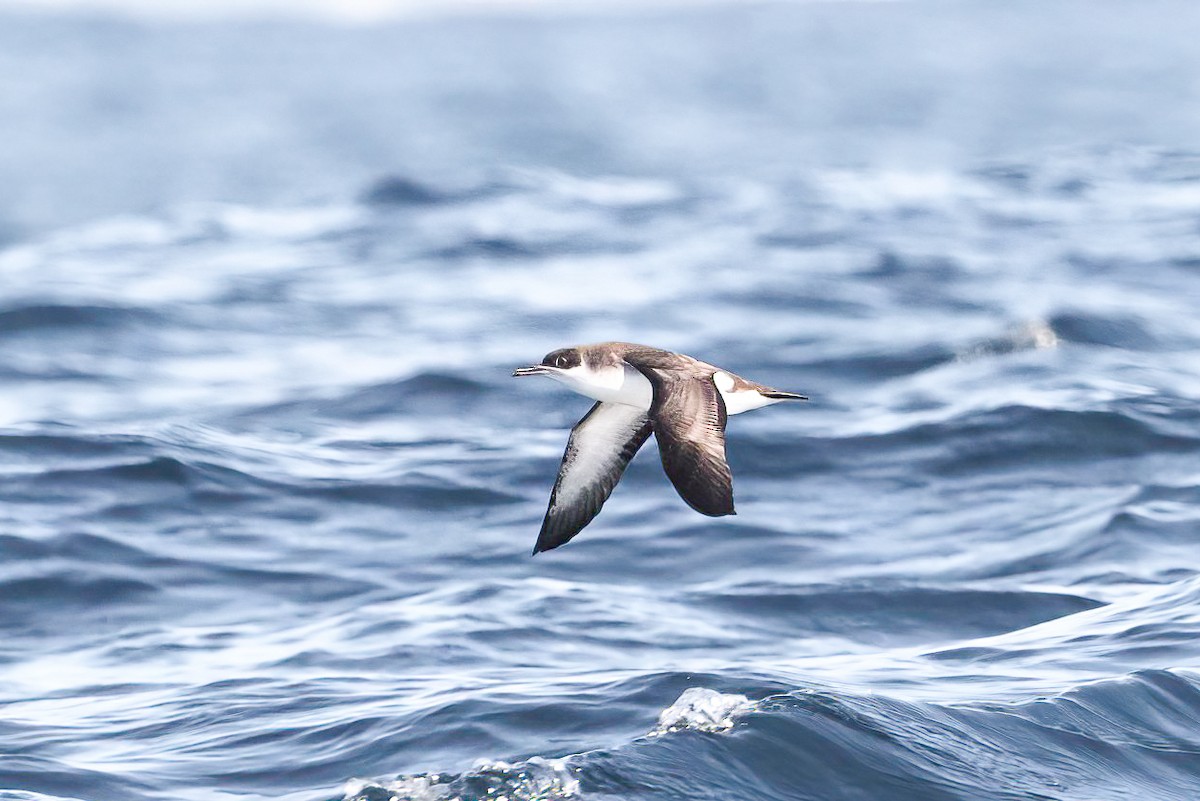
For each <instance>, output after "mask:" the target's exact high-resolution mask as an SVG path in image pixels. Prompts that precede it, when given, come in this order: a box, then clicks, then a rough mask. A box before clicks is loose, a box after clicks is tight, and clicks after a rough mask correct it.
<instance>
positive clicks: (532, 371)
mask: <svg viewBox="0 0 1200 801" xmlns="http://www.w3.org/2000/svg"><path fill="white" fill-rule="evenodd" d="M548 372H550V368H549V367H547V366H546V365H544V364H534V365H531V366H529V367H518V368H517V369H516V370H513V375H514V376H516V377H517V378H520V377H521V376H526V375H545V374H546V373H548Z"/></svg>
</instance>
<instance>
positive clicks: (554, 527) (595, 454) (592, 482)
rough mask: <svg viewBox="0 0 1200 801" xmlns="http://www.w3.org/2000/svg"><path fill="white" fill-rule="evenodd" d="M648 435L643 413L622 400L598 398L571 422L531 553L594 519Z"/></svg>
mask: <svg viewBox="0 0 1200 801" xmlns="http://www.w3.org/2000/svg"><path fill="white" fill-rule="evenodd" d="M649 436H650V419H649V417H647V416H646V413H645V412H644V411H642V410H641V409H639V408H637V407H636V406H627V405H625V404H621V403H597V404H596V405H595V406H593V407H592V410H591V411H590V412H588V413H587V414H586V415H584V417H583V419H582V420H580V421H579V422H578V423H576V424H575V427H574V428H573V429H571V438H570V440H568V441H567V450H566V453H564V454H563V459H562V465H561V466H560V467H559V468H558V480H557V481H555V482H554V490H553V492H551V493H550V506H549V508H548V509H546V517H545V519H543V520H542V530H541V531H540V532H539V533H538V539H537V545H535V546H534V548H533V552H534V553H539V552H540V551H548V550H550V549H551V548H557V547H558V546H560V545H562V544H563V543H565V542H567V541H568V540H570V539H571V538H572V537H574V536H575V535H576V534H578V533H579V532H580V531H582V530H583V527H584V526H586V525H587V524H588V523H590V522H592V518H594V517H595V516H596V515H597V514H599V513H600V507H602V506H604V502H605V501H606V500H608V496H609V495H611V494H612V491H613V487H615V486H617V482H618V481H620V480H621V474H622V473H624V472H625V467H626V466H627V465H628V464H629V460H630V459H632V458H633V455H634V454H635V453H637V452H638V448H640V447H642V444H643V443H644V442H645V441H646V439H647V438H648V437H649Z"/></svg>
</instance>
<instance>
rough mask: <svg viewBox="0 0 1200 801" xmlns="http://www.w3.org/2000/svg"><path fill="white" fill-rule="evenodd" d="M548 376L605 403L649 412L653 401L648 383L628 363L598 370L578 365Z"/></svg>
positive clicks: (652, 393)
mask: <svg viewBox="0 0 1200 801" xmlns="http://www.w3.org/2000/svg"><path fill="white" fill-rule="evenodd" d="M547 375H549V376H550V377H551V378H553V379H554V380H555V381H560V382H562V383H563V384H566V385H567V387H569V388H570V389H572V390H574V391H575V392H578V393H579V394H580V395H586V396H587V397H589V398H594V399H595V400H598V401H604V402H605V403H624V404H626V405H627V406H636V407H638V408H639V409H643V410H645V411H649V410H650V402H651V400H653V399H654V390H653V388H652V387H651V386H650V380H649V379H647V378H646V376H644V375H642V374H641V373H639V372H638V371H637V370H636V369H635V368H633V367H630V366H629V365H627V364H626V365H619V366H618V365H613V366H612V367H602V368H600V369H598V370H597V369H593V368H591V367H588V366H587V365H586V364H581V365H579V366H578V367H572V368H570V369H569V370H555V371H553V372H551V373H547Z"/></svg>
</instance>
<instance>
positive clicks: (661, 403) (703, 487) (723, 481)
mask: <svg viewBox="0 0 1200 801" xmlns="http://www.w3.org/2000/svg"><path fill="white" fill-rule="evenodd" d="M625 360H626V361H627V362H629V363H630V364H632V365H633V366H634V367H635V368H637V369H638V371H639V372H641V373H642V374H643V375H644V376H646V378H647V379H649V380H650V384H651V385H652V386H653V388H654V401H653V403H652V404H651V406H650V420H651V422H652V424H653V426H654V436H655V438H656V439H657V440H658V450H659V453H660V455H661V456H662V463H663V469H664V470H666V472H667V478H669V479H671V483H672V484H674V485H675V489H676V491H677V492H678V493H679V496H680V497H681V498H683V499H684V500H685V501H686V502H687V504H688V506H690V507H692V508H693V509H695V510H696V511H697V512H700V513H701V514H705V515H709V516H712V517H720V516H721V515H731V514H736V513H735V512H734V510H733V475H732V474H731V473H730V472H729V463H728V462H727V461H725V419H726V414H725V401H724V400H722V399H721V393H720V392H719V391H718V390H717V387H716V385H715V384H714V383H713V380H712V376H711V375H703V374H697V372H695V371H693V370H681V369H671V368H670V367H669V366H668V365H669V362H662V361H660V360H658V359H657V358H655V357H654V356H653V354H651V355H649V356H645V357H644V356H642V355H641V354H628V355H626V356H625ZM656 365H658V366H656Z"/></svg>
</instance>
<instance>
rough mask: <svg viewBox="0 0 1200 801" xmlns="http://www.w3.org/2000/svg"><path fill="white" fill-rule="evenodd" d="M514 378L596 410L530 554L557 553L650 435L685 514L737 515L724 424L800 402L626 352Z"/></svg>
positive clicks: (667, 355) (689, 361)
mask: <svg viewBox="0 0 1200 801" xmlns="http://www.w3.org/2000/svg"><path fill="white" fill-rule="evenodd" d="M513 375H514V376H527V375H545V376H549V377H550V378H553V379H554V380H555V381H561V382H562V383H564V384H566V385H567V386H568V387H570V388H571V389H573V390H574V391H576V392H578V393H579V394H581V395H586V396H588V397H589V398H594V399H595V400H596V404H595V405H594V406H593V407H592V408H591V411H589V412H588V413H587V414H586V415H584V416H583V419H582V420H580V421H579V422H578V423H576V424H575V427H574V428H573V429H571V437H570V439H569V440H568V441H567V450H566V453H564V454H563V459H562V465H561V466H560V467H559V469H558V479H557V480H556V481H555V482H554V489H553V490H552V491H551V493H550V505H549V508H547V509H546V517H545V518H544V519H543V520H542V529H541V531H540V532H539V533H538V539H537V544H536V545H534V548H533V552H534V553H535V554H536V553H539V552H541V551H548V550H550V549H551V548H557V547H558V546H560V545H563V544H564V543H566V542H567V541H569V540H570V539H571V538H572V537H574V536H575V535H576V534H578V533H579V532H580V531H582V530H583V527H584V526H586V525H587V524H588V523H590V522H591V521H592V519H593V518H594V517H595V516H596V515H597V514H599V512H600V507H602V506H603V505H604V502H605V501H606V500H608V496H609V495H610V494H612V491H613V487H615V486H616V485H617V482H618V481H619V480H620V479H621V474H622V473H624V472H625V467H626V466H627V465H628V464H629V460H630V459H632V458H633V456H634V454H635V453H637V451H638V448H640V447H642V444H643V443H645V441H646V439H647V438H648V437H649V436H650V433H651V432H653V433H654V436H655V439H657V440H658V450H659V453H660V454H661V456H662V463H663V469H664V470H665V471H666V473H667V477H668V478H669V479H671V483H672V484H673V485H675V489H676V491H678V492H679V496H680V497H681V498H683V500H684V501H685V502H687V504H688V506H690V507H692V508H693V509H695V510H696V511H697V512H700V513H701V514H705V515H709V516H712V517H719V516H721V515H731V514H736V513H735V512H734V509H733V476H732V475H731V474H730V472H729V463H728V462H726V460H725V420H726V417H727V416H728V415H731V414H741V413H742V412H748V411H750V410H751V409H759V408H762V407H763V406H770V405H771V404H773V403H779V402H780V401H786V400H807V398H806V397H805V396H803V395H797V394H796V393H794V392H783V391H782V390H778V389H772V388H771V387H767V386H763V385H762V384H756V383H754V382H753V381H747V380H746V379H744V378H742V377H741V376H738V375H735V374H733V373H731V372H729V371H728V370H724V369H722V368H720V367H715V366H713V365H711V364H707V363H706V362H702V361H700V360H699V359H693V358H692V357H691V356H685V355H683V354H682V353H672V352H671V351H667V350H661V349H659V348H651V347H648V346H646V345H634V344H631V343H629V342H602V343H600V344H597V345H579V346H576V347H572V348H562V349H560V350H556V351H552V352H551V353H549V354H547V355H546V358H544V359H542V363H541V364H535V365H533V366H531V367H521V368H518V369H517V370H515V371H514V372H513Z"/></svg>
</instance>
